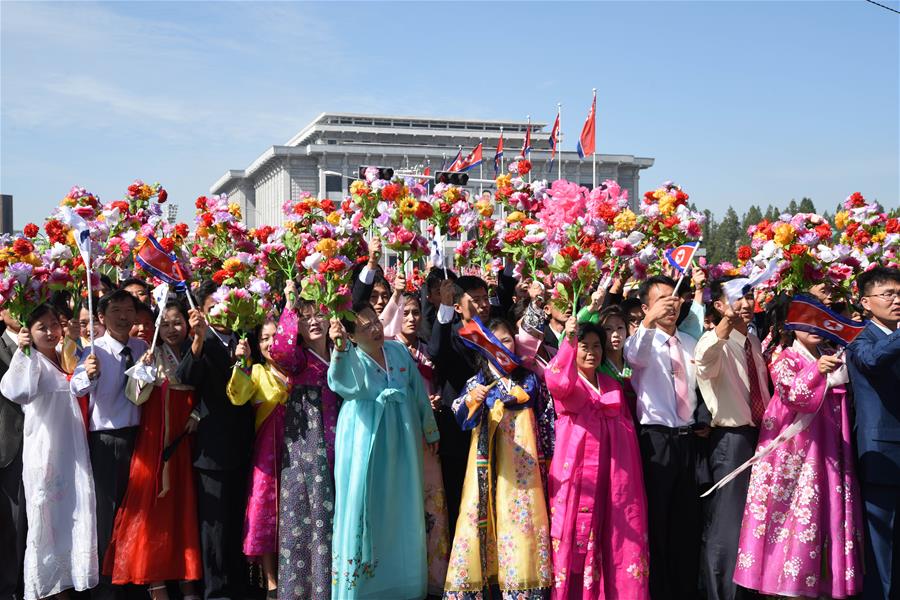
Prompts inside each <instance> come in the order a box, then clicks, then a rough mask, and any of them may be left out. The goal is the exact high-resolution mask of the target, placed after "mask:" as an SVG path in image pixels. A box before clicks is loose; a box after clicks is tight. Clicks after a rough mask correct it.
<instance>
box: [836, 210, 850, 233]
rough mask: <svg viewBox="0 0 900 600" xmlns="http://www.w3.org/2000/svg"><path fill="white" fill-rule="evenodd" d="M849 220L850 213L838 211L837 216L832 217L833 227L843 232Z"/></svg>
mask: <svg viewBox="0 0 900 600" xmlns="http://www.w3.org/2000/svg"><path fill="white" fill-rule="evenodd" d="M849 220H850V213H848V212H847V211H846V210H842V211H840V212H839V213H838V214H836V215H834V226H835V227H837V228H838V230H843V229H846V228H847V222H848V221H849Z"/></svg>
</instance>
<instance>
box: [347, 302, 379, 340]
mask: <svg viewBox="0 0 900 600" xmlns="http://www.w3.org/2000/svg"><path fill="white" fill-rule="evenodd" d="M366 309H368V310H371V311H372V312H373V313H375V307H374V306H372V303H371V302H369V301H368V300H363V301H362V302H354V303H353V308H352V309H351V310H352V311H353V314H354V315H358V314H359V313H361V312H363V311H364V310H366ZM375 318H376V319H377V318H378V314H377V313H376V314H375ZM341 324H342V325H343V326H344V329H345V330H346V331H347V333H349V334H351V335H352V334H354V333H356V319H355V318H354V319H352V320H351V319H347V318H345V317H341Z"/></svg>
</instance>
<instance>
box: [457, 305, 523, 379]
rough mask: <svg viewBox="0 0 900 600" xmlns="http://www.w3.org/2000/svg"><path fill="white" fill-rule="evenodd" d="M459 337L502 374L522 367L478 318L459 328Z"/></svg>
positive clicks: (520, 362) (518, 360)
mask: <svg viewBox="0 0 900 600" xmlns="http://www.w3.org/2000/svg"><path fill="white" fill-rule="evenodd" d="M459 337H460V339H461V340H462V343H463V344H465V345H466V346H467V347H469V348H470V349H472V350H474V351H476V352H478V353H479V354H481V355H482V356H484V357H485V358H486V359H487V360H489V361H491V363H492V364H493V365H494V366H495V367H497V369H498V370H499V371H501V372H502V373H506V374H507V375H509V374H510V373H512V372H513V371H514V370H515V369H516V367H519V366H521V365H522V360H521V359H520V358H519V357H518V356H516V355H515V354H513V353H512V352H510V351H509V349H508V348H507V347H506V346H504V345H503V343H502V342H501V341H500V340H498V339H497V336H495V335H494V334H493V333H492V332H491V330H490V329H488V328H487V327H485V326H484V324H483V323H482V322H481V319H479V318H478V317H474V318H473V319H472V320H471V321H469V322H468V323H466V324H465V325H463V326H462V327H460V328H459Z"/></svg>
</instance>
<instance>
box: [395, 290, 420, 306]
mask: <svg viewBox="0 0 900 600" xmlns="http://www.w3.org/2000/svg"><path fill="white" fill-rule="evenodd" d="M407 302H415V303H416V305H417V306H418V307H419V309H420V310H421V308H422V298H421V296H420V295H419V292H403V294H402V295H401V296H400V309H401V310H403V307H404V306H406V303H407Z"/></svg>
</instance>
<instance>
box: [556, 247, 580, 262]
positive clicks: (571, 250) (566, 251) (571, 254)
mask: <svg viewBox="0 0 900 600" xmlns="http://www.w3.org/2000/svg"><path fill="white" fill-rule="evenodd" d="M559 253H560V255H562V256H563V258H568V259H571V260H578V258H579V257H580V256H581V253H580V252H579V251H578V248H576V247H575V246H566V247H565V248H563V249H562V250H560V251H559Z"/></svg>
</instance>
